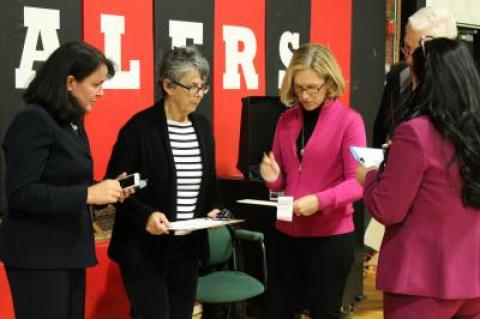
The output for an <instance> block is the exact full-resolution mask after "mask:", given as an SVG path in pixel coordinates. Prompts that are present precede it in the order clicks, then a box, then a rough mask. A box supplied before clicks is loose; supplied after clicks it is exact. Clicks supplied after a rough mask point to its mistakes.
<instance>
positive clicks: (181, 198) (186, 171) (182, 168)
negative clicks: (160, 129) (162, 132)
mask: <svg viewBox="0 0 480 319" xmlns="http://www.w3.org/2000/svg"><path fill="white" fill-rule="evenodd" d="M167 123H168V137H169V139H170V146H171V148H172V152H173V161H174V163H175V170H176V173H177V174H176V175H177V201H176V203H177V219H178V220H180V219H188V218H193V216H194V212H195V208H196V204H197V199H198V192H199V190H200V184H201V182H202V157H201V153H200V146H199V144H198V138H197V134H196V133H195V129H194V127H193V125H192V123H191V122H190V121H188V122H176V121H172V120H167Z"/></svg>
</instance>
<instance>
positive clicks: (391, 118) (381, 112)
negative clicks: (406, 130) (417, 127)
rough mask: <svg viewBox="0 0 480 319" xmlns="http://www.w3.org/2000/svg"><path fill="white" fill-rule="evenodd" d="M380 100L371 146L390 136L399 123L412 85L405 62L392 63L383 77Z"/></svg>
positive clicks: (380, 144)
mask: <svg viewBox="0 0 480 319" xmlns="http://www.w3.org/2000/svg"><path fill="white" fill-rule="evenodd" d="M385 81H386V83H385V88H384V89H383V95H382V102H381V103H380V107H379V109H378V112H377V116H376V118H375V123H374V125H373V143H372V145H373V147H377V148H379V147H381V146H382V144H384V143H385V142H386V140H387V139H388V138H390V139H391V138H392V136H393V132H394V130H395V127H396V126H397V125H398V124H399V123H400V121H401V118H402V115H403V111H404V108H405V104H406V102H407V101H408V98H409V96H410V93H411V90H412V85H411V81H410V73H409V69H408V67H407V65H406V63H405V62H400V63H397V64H394V65H392V68H391V69H390V71H389V72H388V73H387V75H386V77H385Z"/></svg>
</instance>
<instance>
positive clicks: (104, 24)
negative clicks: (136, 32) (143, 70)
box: [100, 14, 140, 89]
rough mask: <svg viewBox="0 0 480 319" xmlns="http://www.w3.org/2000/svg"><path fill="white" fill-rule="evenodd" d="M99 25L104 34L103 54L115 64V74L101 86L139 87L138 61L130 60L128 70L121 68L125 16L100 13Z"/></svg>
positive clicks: (107, 87)
mask: <svg viewBox="0 0 480 319" xmlns="http://www.w3.org/2000/svg"><path fill="white" fill-rule="evenodd" d="M100 25H101V26H100V28H101V30H102V33H103V34H104V35H105V37H104V38H105V55H106V56H107V57H108V58H109V59H111V60H112V61H113V62H115V64H116V65H117V70H116V72H115V76H114V77H113V78H111V79H110V80H108V81H105V83H104V84H103V88H104V89H139V88H140V61H139V60H130V71H123V70H122V34H124V33H125V17H124V16H116V15H109V14H102V15H101V16H100Z"/></svg>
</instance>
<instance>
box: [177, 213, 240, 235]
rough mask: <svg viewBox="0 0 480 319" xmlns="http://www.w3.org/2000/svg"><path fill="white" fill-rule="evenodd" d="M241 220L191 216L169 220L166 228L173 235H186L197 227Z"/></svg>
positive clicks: (203, 227) (233, 222)
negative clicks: (185, 218) (184, 218)
mask: <svg viewBox="0 0 480 319" xmlns="http://www.w3.org/2000/svg"><path fill="white" fill-rule="evenodd" d="M241 222H243V219H229V220H216V219H212V218H208V217H206V218H193V219H187V220H180V221H176V222H170V227H168V230H172V231H174V234H175V235H186V234H189V233H191V232H192V231H194V230H198V229H205V228H213V227H219V226H223V225H228V224H236V223H241Z"/></svg>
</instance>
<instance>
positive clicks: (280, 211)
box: [277, 196, 293, 222]
mask: <svg viewBox="0 0 480 319" xmlns="http://www.w3.org/2000/svg"><path fill="white" fill-rule="evenodd" d="M277 220H283V221H285V222H291V221H292V220H293V196H278V200H277Z"/></svg>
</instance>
